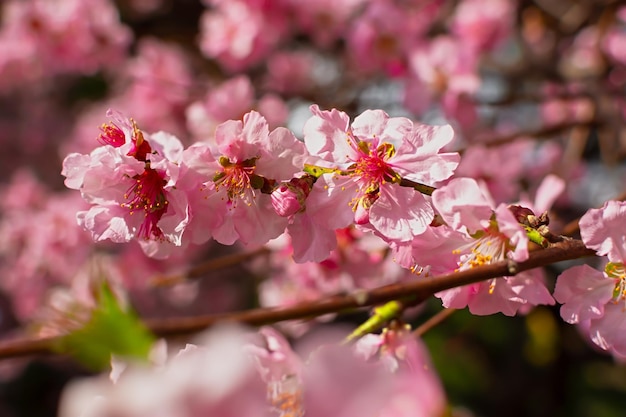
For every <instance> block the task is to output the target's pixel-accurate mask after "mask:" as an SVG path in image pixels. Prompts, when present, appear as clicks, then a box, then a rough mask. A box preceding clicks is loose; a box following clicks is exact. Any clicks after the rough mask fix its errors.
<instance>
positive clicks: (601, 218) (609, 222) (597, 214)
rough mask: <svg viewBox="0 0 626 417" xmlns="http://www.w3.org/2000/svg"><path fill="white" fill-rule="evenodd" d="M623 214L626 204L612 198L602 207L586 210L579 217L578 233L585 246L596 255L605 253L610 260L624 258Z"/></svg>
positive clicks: (625, 252)
mask: <svg viewBox="0 0 626 417" xmlns="http://www.w3.org/2000/svg"><path fill="white" fill-rule="evenodd" d="M625 216H626V204H625V203H623V202H620V201H613V200H609V201H607V202H606V203H604V205H603V206H602V208H599V209H591V210H589V211H587V212H586V213H585V215H584V216H582V217H581V218H580V235H581V237H582V239H583V242H585V246H587V247H588V248H590V249H594V250H595V251H596V252H597V253H598V255H606V256H607V257H608V258H609V260H610V261H611V262H623V261H624V260H626V235H624V217H625Z"/></svg>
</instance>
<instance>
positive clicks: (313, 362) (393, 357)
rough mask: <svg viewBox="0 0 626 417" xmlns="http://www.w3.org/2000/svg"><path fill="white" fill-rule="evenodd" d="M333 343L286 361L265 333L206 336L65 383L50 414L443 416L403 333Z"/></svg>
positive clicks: (429, 377)
mask: <svg viewBox="0 0 626 417" xmlns="http://www.w3.org/2000/svg"><path fill="white" fill-rule="evenodd" d="M335 336H336V335H333V334H332V333H330V334H329V333H324V334H322V335H319V334H318V335H317V337H316V338H315V340H309V341H308V343H307V344H306V345H308V347H307V346H302V345H301V346H300V349H298V351H299V352H300V353H296V352H295V351H293V350H292V349H291V347H290V346H289V343H288V342H287V341H286V340H285V339H284V338H283V336H282V335H280V334H279V333H278V332H276V331H275V330H273V329H272V328H262V329H261V330H260V331H259V332H258V333H257V334H253V333H251V332H245V331H243V330H242V329H234V328H223V329H218V330H214V331H212V332H210V333H208V334H206V335H204V337H202V338H201V339H199V342H198V344H197V345H187V346H186V347H185V348H184V349H182V350H180V351H179V352H178V353H177V354H176V355H175V356H173V357H171V358H169V359H168V360H165V359H163V358H162V356H163V355H158V354H157V352H155V354H153V355H152V356H153V358H154V359H153V360H154V362H156V363H155V364H154V365H153V366H151V367H149V368H148V367H146V366H131V365H132V364H131V365H129V366H124V365H123V364H122V363H115V362H114V363H113V371H112V373H111V377H110V379H109V378H105V377H100V378H98V379H91V380H84V381H79V382H75V383H74V384H73V385H72V386H71V387H70V389H69V390H67V391H66V393H65V396H64V398H63V401H62V405H61V410H60V414H59V415H60V416H62V417H74V416H77V415H81V416H84V417H98V416H109V415H115V416H120V417H132V416H145V415H158V414H166V415H176V416H183V417H184V416H198V415H219V416H233V417H235V416H242V415H248V416H268V417H269V416H282V417H301V416H303V415H306V416H312V417H348V416H354V415H359V416H372V417H375V416H377V417H388V416H389V417H390V416H395V417H409V416H440V415H443V413H444V411H445V409H446V398H445V395H444V393H443V391H442V388H441V384H440V382H439V380H438V378H437V376H436V375H435V374H434V372H433V369H432V366H431V364H430V360H429V358H428V354H427V352H426V350H425V349H424V347H423V346H422V345H421V343H420V342H419V341H417V340H416V339H415V338H413V337H411V333H410V332H409V331H408V330H407V329H405V328H398V329H394V330H389V331H387V332H386V333H385V334H383V335H381V336H372V337H371V338H367V339H366V340H364V341H363V342H362V343H360V344H359V345H358V346H356V348H355V349H350V348H348V347H341V346H336V345H335V342H336V340H333V339H334V338H335ZM313 342H315V344H313ZM313 346H314V347H315V350H314V351H311V347H313Z"/></svg>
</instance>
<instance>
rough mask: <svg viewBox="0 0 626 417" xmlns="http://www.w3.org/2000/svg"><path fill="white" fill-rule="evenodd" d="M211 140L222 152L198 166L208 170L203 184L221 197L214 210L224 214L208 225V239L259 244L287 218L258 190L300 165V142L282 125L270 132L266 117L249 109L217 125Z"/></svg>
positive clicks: (290, 174) (273, 234)
mask: <svg viewBox="0 0 626 417" xmlns="http://www.w3.org/2000/svg"><path fill="white" fill-rule="evenodd" d="M215 140H216V142H217V147H218V149H217V152H219V153H220V154H221V155H222V156H220V157H219V158H218V159H217V160H216V161H215V162H213V163H210V164H209V165H206V166H205V167H200V168H199V169H201V170H203V171H204V172H206V173H207V174H208V173H211V176H210V177H209V178H207V182H206V184H207V187H208V189H209V190H211V192H214V193H215V195H216V196H218V197H219V199H221V202H218V201H217V200H216V201H215V203H214V204H213V203H212V204H213V206H214V210H213V212H214V213H215V215H216V216H218V217H219V218H222V219H223V222H222V223H221V224H219V225H217V226H216V227H215V228H214V229H213V230H212V235H213V238H214V239H215V240H217V241H218V242H220V243H223V244H233V243H234V242H235V241H237V240H240V241H241V242H242V243H244V244H263V243H266V242H267V241H268V240H270V239H272V238H275V237H277V236H278V235H280V234H281V233H282V232H283V231H284V229H285V227H286V226H287V222H288V220H287V219H286V218H284V217H280V216H278V215H277V214H276V213H275V211H274V209H273V207H272V201H271V197H270V196H269V195H268V194H266V193H265V192H264V191H263V189H264V188H266V187H267V186H268V185H267V184H270V182H271V181H287V180H290V179H291V178H292V177H293V176H294V174H296V173H297V172H298V171H300V170H301V167H302V158H304V153H305V149H304V145H303V144H302V143H301V142H299V141H298V140H297V139H296V138H295V137H294V136H293V134H292V133H291V132H290V131H288V130H287V129H285V128H277V129H275V130H273V131H272V132H271V133H270V131H269V127H268V125H267V121H266V120H265V118H263V116H261V115H260V114H259V113H257V112H254V111H253V112H250V113H248V114H246V115H245V116H244V118H243V122H241V121H234V120H230V121H227V122H224V123H222V124H221V125H219V126H218V128H217V130H216V132H215Z"/></svg>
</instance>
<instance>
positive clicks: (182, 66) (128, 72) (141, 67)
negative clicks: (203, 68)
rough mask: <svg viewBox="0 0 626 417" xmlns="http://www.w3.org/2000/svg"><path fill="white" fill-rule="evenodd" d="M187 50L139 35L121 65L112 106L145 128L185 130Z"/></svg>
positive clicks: (188, 82) (188, 76)
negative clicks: (135, 51)
mask: <svg viewBox="0 0 626 417" xmlns="http://www.w3.org/2000/svg"><path fill="white" fill-rule="evenodd" d="M193 82H194V81H193V80H192V72H191V65H190V59H189V56H188V55H187V53H186V52H185V51H184V50H183V49H182V48H180V47H178V46H177V45H176V44H173V43H166V42H163V41H160V40H157V39H155V38H142V39H141V40H140V41H139V42H138V44H137V53H136V55H135V56H134V57H132V58H130V59H129V60H128V61H127V63H126V65H125V66H124V67H123V68H122V73H121V74H120V76H119V81H118V82H117V83H116V84H115V87H114V88H115V92H116V93H117V94H116V97H115V98H114V99H113V101H112V102H113V104H112V106H115V107H116V108H118V109H120V110H125V111H127V112H132V114H133V115H134V117H135V118H136V119H137V120H141V126H142V128H143V129H144V130H147V131H150V132H157V131H160V130H163V131H167V132H170V133H173V134H175V135H179V134H182V133H186V132H185V121H186V120H185V108H186V106H187V105H188V104H189V101H190V95H191V94H190V93H191V91H192V85H193Z"/></svg>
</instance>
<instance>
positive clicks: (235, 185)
mask: <svg viewBox="0 0 626 417" xmlns="http://www.w3.org/2000/svg"><path fill="white" fill-rule="evenodd" d="M256 160H257V158H251V159H246V160H245V161H243V162H231V161H230V160H229V159H228V158H227V157H225V156H222V157H220V159H219V163H220V165H221V166H222V170H221V171H219V172H218V173H217V174H215V176H214V177H213V182H214V183H215V189H216V190H217V191H219V190H220V189H222V188H223V189H225V190H226V194H227V195H228V200H229V201H234V200H236V199H237V198H241V199H244V200H248V199H250V198H254V195H255V194H254V191H253V188H255V187H254V185H255V184H253V182H254V179H255V177H256V176H255V175H254V171H255V169H256ZM247 204H248V205H250V204H251V202H250V201H247Z"/></svg>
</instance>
